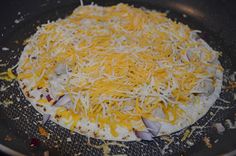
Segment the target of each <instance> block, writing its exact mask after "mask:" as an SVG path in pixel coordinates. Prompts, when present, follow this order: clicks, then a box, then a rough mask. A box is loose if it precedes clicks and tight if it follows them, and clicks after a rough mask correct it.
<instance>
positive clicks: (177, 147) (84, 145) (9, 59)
mask: <svg viewBox="0 0 236 156" xmlns="http://www.w3.org/2000/svg"><path fill="white" fill-rule="evenodd" d="M94 2H95V3H97V4H99V5H104V6H108V5H113V4H117V3H119V2H124V3H128V4H130V5H134V6H135V7H146V8H148V9H155V10H158V11H162V12H165V11H167V10H169V11H170V12H169V14H168V16H169V17H170V18H172V19H174V20H177V21H180V22H183V23H184V24H188V25H189V26H190V27H191V28H192V29H198V30H202V31H203V33H202V34H201V37H202V38H203V39H205V40H206V41H207V42H208V43H209V44H210V45H211V46H212V47H213V48H214V49H216V50H219V51H222V52H223V55H222V57H221V58H220V61H221V63H222V65H223V67H224V68H225V73H224V75H225V76H224V80H225V81H224V86H229V76H230V75H231V74H232V72H233V71H234V70H235V67H236V63H235V62H234V60H235V59H236V29H235V28H236V22H235V19H236V14H235V12H234V10H235V9H236V4H234V2H233V0H231V1H226V0H225V1H223V0H208V1H205V0H192V1H190V0H178V1H174V0H122V1H117V0H107V1H99V0H96V1H94ZM84 3H85V4H89V3H91V1H85V2H84ZM79 4H80V3H79V1H78V0H64V1H60V0H50V1H49V0H41V1H40V0H34V1H32V0H21V1H18V0H9V1H5V2H1V6H0V10H1V14H0V17H1V18H0V19H1V27H0V30H1V34H0V35H1V38H0V51H1V52H0V64H5V65H0V71H1V72H2V71H6V69H7V68H9V67H12V66H14V65H15V64H16V63H17V61H18V58H19V56H20V54H21V51H22V49H23V45H22V43H23V41H24V40H25V39H26V38H28V37H29V36H30V35H31V34H33V33H34V32H35V31H36V26H38V25H40V24H43V23H46V22H47V20H50V21H51V20H56V19H58V18H63V17H65V16H67V15H68V14H70V13H71V12H72V10H73V9H74V8H75V7H77V6H78V5H79ZM183 14H184V15H183ZM185 15H187V16H185ZM3 47H7V48H9V50H6V49H5V48H3ZM2 48H3V49H2ZM4 49H5V50H4ZM0 87H7V89H6V90H4V91H0V140H1V141H0V149H4V150H6V148H3V147H2V146H1V145H4V147H5V146H7V147H10V148H11V149H13V150H15V151H18V152H20V153H23V154H27V155H43V153H45V151H48V152H49V154H50V155H74V154H79V153H80V154H81V155H102V154H104V152H103V150H102V149H99V148H94V147H93V146H91V145H88V139H87V137H85V136H82V135H79V134H74V133H71V132H70V131H69V130H66V129H64V128H62V127H60V126H58V125H56V124H54V123H52V122H48V123H47V124H46V125H41V124H40V122H41V120H42V116H41V115H39V113H37V111H35V110H34V109H33V107H31V106H30V103H29V102H28V101H27V100H26V99H25V98H24V96H23V94H22V93H21V91H20V89H19V87H18V83H17V82H16V81H12V82H6V81H0ZM233 93H234V90H233V89H229V90H223V91H222V93H221V98H222V99H224V100H217V101H216V103H215V106H214V107H213V108H211V109H210V111H209V112H208V113H207V115H205V116H204V117H203V118H201V119H200V120H199V121H197V122H196V123H195V124H194V125H192V126H190V127H188V128H187V129H184V130H181V131H179V132H176V133H173V134H171V135H170V136H164V137H157V138H155V142H147V141H142V142H125V143H122V142H120V143H122V144H124V145H126V147H123V146H117V145H110V146H109V147H110V151H109V154H127V155H180V154H187V155H188V154H193V153H195V152H197V151H198V150H200V149H201V148H203V146H202V140H203V138H204V137H206V136H207V137H210V138H211V139H212V138H213V139H217V137H218V135H217V132H216V130H215V128H213V127H212V125H213V124H214V123H216V122H224V121H225V119H227V118H231V119H233V118H234V113H235V112H236V106H235V101H234V97H233ZM9 101H10V103H12V104H9ZM223 125H224V126H226V127H227V125H226V124H224V123H223ZM38 126H43V127H44V128H45V129H46V130H47V131H48V132H49V133H50V138H48V139H47V138H45V137H43V136H41V135H39V133H38ZM186 130H189V131H191V130H194V131H193V133H192V135H191V136H190V137H188V138H186V139H183V137H184V135H185V132H186ZM230 135H232V136H236V133H231V134H230ZM68 138H70V139H68ZM232 139H234V138H233V137H232ZM70 140H71V141H70ZM181 140H182V141H181ZM90 141H91V144H94V145H102V144H104V142H103V141H101V140H97V139H91V140H90ZM213 141H214V140H211V142H213ZM227 141H229V140H226V142H227ZM233 144H235V142H233ZM127 147H128V148H127ZM213 148H214V147H213ZM235 148H236V147H235ZM221 149H227V147H223V146H222V147H221ZM8 152H9V150H8ZM10 152H13V151H10ZM48 152H46V153H48ZM220 152H224V150H218V154H219V153H220ZM12 154H13V155H16V154H19V153H12ZM208 154H209V152H208ZM211 154H212V153H211Z"/></svg>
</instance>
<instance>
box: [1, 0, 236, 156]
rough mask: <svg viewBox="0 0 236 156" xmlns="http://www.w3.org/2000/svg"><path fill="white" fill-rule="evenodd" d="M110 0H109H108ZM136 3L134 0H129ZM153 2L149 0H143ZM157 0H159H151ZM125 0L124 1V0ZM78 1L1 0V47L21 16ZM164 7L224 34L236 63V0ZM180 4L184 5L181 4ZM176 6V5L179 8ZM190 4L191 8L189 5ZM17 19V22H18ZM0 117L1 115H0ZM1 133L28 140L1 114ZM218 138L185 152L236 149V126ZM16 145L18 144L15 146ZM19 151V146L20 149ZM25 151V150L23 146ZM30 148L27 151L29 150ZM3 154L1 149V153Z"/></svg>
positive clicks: (196, 0)
mask: <svg viewBox="0 0 236 156" xmlns="http://www.w3.org/2000/svg"><path fill="white" fill-rule="evenodd" d="M107 1H108V2H107V3H109V0H107ZM130 1H131V2H133V3H135V0H130ZM136 1H141V0H136ZM146 1H148V2H150V4H151V3H152V0H146ZM153 1H158V0H153ZM123 2H125V1H123ZM71 3H77V4H78V5H79V0H1V1H0V47H3V46H4V42H5V38H6V37H8V35H9V34H11V33H14V31H13V30H14V29H15V28H16V27H18V25H19V24H20V23H21V21H20V20H21V19H24V21H27V20H28V19H31V18H33V17H35V16H38V15H40V14H41V13H43V12H46V11H49V10H51V9H56V8H57V7H61V6H64V5H70V4H71ZM155 3H159V4H160V5H161V6H162V7H163V8H165V7H166V8H168V9H170V10H171V9H172V8H175V9H176V8H177V9H178V11H180V12H182V13H184V14H187V15H189V16H191V17H193V18H195V19H196V20H199V21H201V23H202V24H203V25H204V26H205V27H207V28H210V30H211V31H212V32H214V33H216V34H217V35H219V36H220V38H223V40H224V45H226V46H227V47H229V50H230V52H229V55H230V57H231V58H232V62H233V66H234V69H235V67H236V60H235V59H234V58H236V1H235V0H175V1H174V0H159V1H158V2H155ZM179 4H182V5H184V6H187V7H185V8H184V7H181V5H179ZM178 7H179V8H178ZM189 8H192V9H189ZM15 19H18V20H19V21H20V23H17V21H15ZM0 117H1V116H0ZM0 123H1V124H4V126H0V135H1V136H4V135H6V134H9V133H11V135H12V136H14V137H15V139H14V141H13V142H7V141H4V140H3V137H0V143H1V144H5V145H7V146H9V147H11V148H13V149H19V148H21V149H25V151H28V149H27V147H26V146H27V143H26V142H25V141H24V140H23V139H22V138H21V137H18V136H17V135H16V134H14V132H12V131H11V130H10V129H9V128H10V127H9V126H8V124H7V123H6V121H4V119H2V118H0ZM218 138H219V141H218V142H217V143H215V144H214V145H213V148H212V149H208V148H207V147H206V146H205V144H204V143H201V144H200V145H198V146H194V147H193V148H192V149H191V153H187V155H194V156H198V155H199V156H201V155H207V156H210V155H212V156H213V155H220V154H223V153H227V152H230V151H232V150H235V149H236V130H235V129H234V130H227V131H226V132H225V133H224V134H223V135H219V136H218ZM16 146H18V147H16ZM21 151H22V150H21ZM23 151H24V150H23ZM28 152H29V151H28ZM0 155H3V153H0Z"/></svg>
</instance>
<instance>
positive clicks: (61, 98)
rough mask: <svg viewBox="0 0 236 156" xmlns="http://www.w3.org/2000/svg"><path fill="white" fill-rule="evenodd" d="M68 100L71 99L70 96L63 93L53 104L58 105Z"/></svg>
mask: <svg viewBox="0 0 236 156" xmlns="http://www.w3.org/2000/svg"><path fill="white" fill-rule="evenodd" d="M70 101H71V99H70V97H69V96H68V95H64V96H62V97H60V98H59V99H58V100H57V101H56V103H55V105H54V106H57V107H60V106H63V105H65V104H67V103H68V102H70Z"/></svg>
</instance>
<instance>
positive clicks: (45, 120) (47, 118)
mask: <svg viewBox="0 0 236 156" xmlns="http://www.w3.org/2000/svg"><path fill="white" fill-rule="evenodd" d="M50 117H51V115H50V114H43V121H42V124H43V125H44V124H45V123H46V122H47V121H48V120H49V119H50Z"/></svg>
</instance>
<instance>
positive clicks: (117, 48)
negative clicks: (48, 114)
mask: <svg viewBox="0 0 236 156" xmlns="http://www.w3.org/2000/svg"><path fill="white" fill-rule="evenodd" d="M197 33H198V31H192V30H191V29H190V28H189V27H188V26H186V25H183V24H182V23H178V22H175V21H172V20H170V19H168V18H167V17H166V14H164V13H159V12H156V11H148V10H144V9H138V8H134V7H130V6H127V5H125V4H119V5H116V6H111V7H100V6H96V5H89V6H80V7H78V8H77V9H75V10H74V12H73V14H72V15H70V16H68V17H67V18H65V19H59V20H57V21H56V22H48V23H47V24H44V25H42V26H41V27H39V28H38V30H37V32H36V33H35V34H34V35H33V36H32V37H30V38H29V39H28V40H27V41H26V44H27V46H26V47H25V50H24V53H23V55H24V58H25V60H24V62H23V63H22V64H20V65H19V66H20V68H19V69H18V77H17V78H18V79H19V80H24V79H28V80H30V85H27V86H25V90H27V91H30V90H34V89H37V90H43V91H42V92H47V93H48V94H49V95H50V98H48V97H46V96H41V97H40V99H37V103H38V104H39V105H42V106H43V105H52V106H54V105H55V103H56V102H57V101H58V99H60V98H61V97H63V96H69V98H70V102H69V105H70V106H69V107H68V106H63V105H62V106H58V108H57V112H56V115H57V116H59V117H63V118H66V119H72V120H71V122H72V124H71V129H73V128H75V127H76V126H77V122H78V121H80V120H81V119H87V120H89V121H90V122H92V123H97V124H98V125H99V127H101V128H103V127H104V126H105V125H108V126H109V127H110V131H111V134H112V135H113V136H117V135H118V133H117V130H116V128H117V127H125V128H126V129H128V130H130V131H132V130H133V129H138V130H142V129H144V126H143V124H142V121H141V117H144V118H147V119H150V120H152V121H165V122H168V123H171V124H175V122H176V121H177V120H178V119H179V118H181V116H184V110H183V109H181V107H180V106H181V105H190V104H193V100H195V101H197V97H198V95H199V94H196V93H194V89H196V87H197V86H198V85H199V83H200V82H201V81H203V80H204V79H208V80H211V82H212V84H213V85H214V82H215V73H214V72H212V71H214V69H220V70H222V68H221V66H220V65H219V64H216V63H215V64H214V63H212V62H213V61H214V60H217V58H218V55H219V53H218V52H216V51H213V50H212V49H211V48H210V47H209V46H208V45H207V44H206V43H205V42H204V41H203V40H201V39H199V38H198V36H197Z"/></svg>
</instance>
